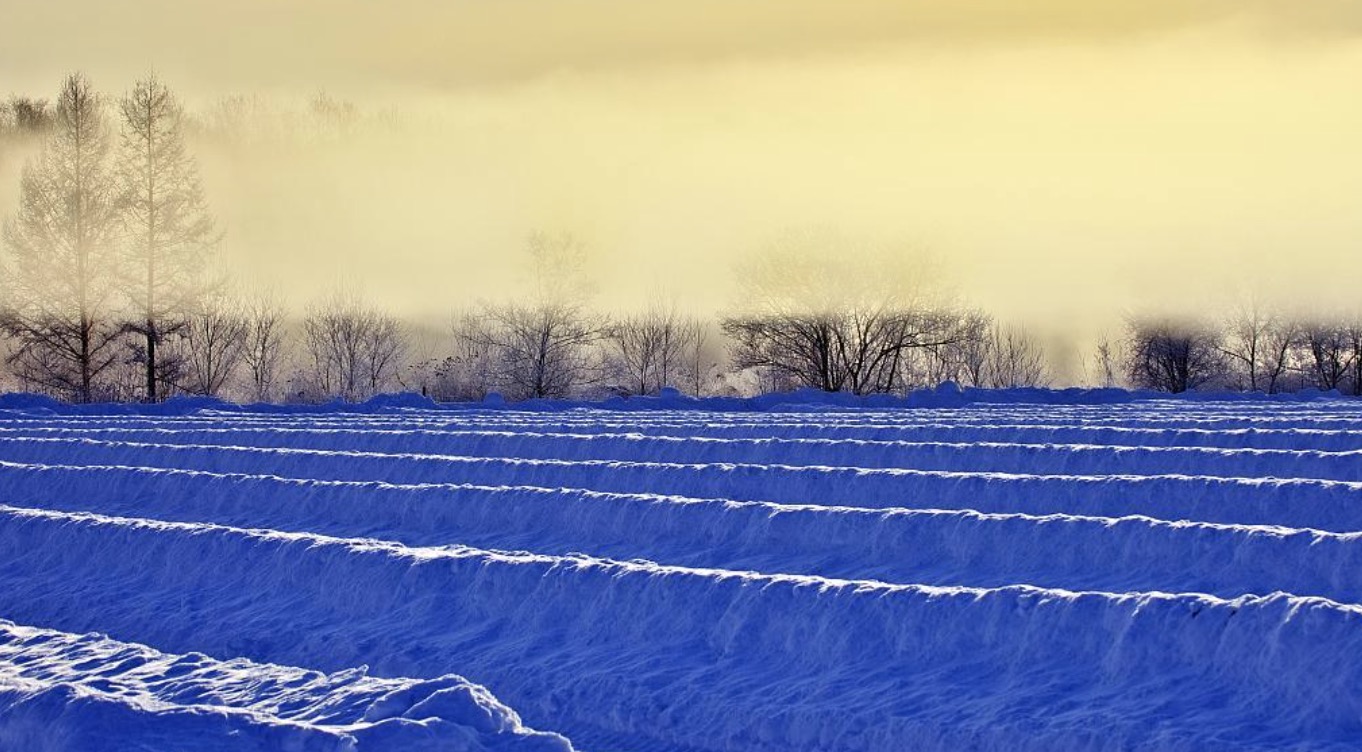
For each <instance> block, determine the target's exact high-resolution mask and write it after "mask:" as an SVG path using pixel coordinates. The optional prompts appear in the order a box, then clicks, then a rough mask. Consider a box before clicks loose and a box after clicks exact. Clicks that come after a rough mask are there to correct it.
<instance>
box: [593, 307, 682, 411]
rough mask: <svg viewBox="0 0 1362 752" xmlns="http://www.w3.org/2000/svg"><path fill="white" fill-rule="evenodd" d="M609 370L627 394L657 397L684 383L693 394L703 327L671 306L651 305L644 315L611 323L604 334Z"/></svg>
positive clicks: (628, 317)
mask: <svg viewBox="0 0 1362 752" xmlns="http://www.w3.org/2000/svg"><path fill="white" fill-rule="evenodd" d="M605 339H606V342H607V343H608V345H609V347H610V359H609V360H610V368H611V370H612V371H613V372H614V375H615V377H616V378H618V379H620V380H621V382H622V383H621V387H622V388H623V389H624V390H625V391H626V392H628V393H630V394H657V393H658V392H659V391H661V389H662V388H663V387H667V386H671V387H676V386H677V385H678V384H679V383H683V382H681V381H680V380H681V379H685V380H686V382H688V383H687V386H688V387H689V388H690V389H691V391H692V393H697V392H698V389H699V384H698V381H699V377H698V375H696V373H695V371H696V370H698V367H699V361H700V356H699V352H700V348H701V346H702V345H703V344H704V325H703V324H702V323H701V322H700V321H699V320H698V319H695V318H692V317H688V316H684V315H682V314H681V313H680V312H679V311H677V309H676V307H675V306H674V305H667V306H664V305H654V306H652V307H650V308H648V309H647V310H646V311H644V312H643V313H640V314H636V315H633V316H627V317H625V318H622V319H618V320H616V321H614V322H612V323H611V324H610V325H609V326H608V327H606V330H605Z"/></svg>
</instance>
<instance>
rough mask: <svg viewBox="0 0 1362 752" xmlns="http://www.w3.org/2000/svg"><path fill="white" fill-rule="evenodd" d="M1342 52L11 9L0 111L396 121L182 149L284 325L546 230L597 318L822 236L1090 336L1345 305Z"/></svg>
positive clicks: (415, 296) (1177, 36)
mask: <svg viewBox="0 0 1362 752" xmlns="http://www.w3.org/2000/svg"><path fill="white" fill-rule="evenodd" d="M73 18H74V19H78V20H79V21H78V22H77V23H72V21H71V19H73ZM1360 35H1362V3H1357V2H1355V0H1347V1H1344V0H1312V1H1311V2H1308V3H1286V2H1279V1H1278V0H1238V2H1230V1H1229V0H1225V1H1220V0H1181V1H1178V2H1174V1H1173V0H1146V1H1145V2H1133V1H1128V0H1108V1H1104V2H1091V1H1080V0H1040V1H1039V2H1027V3H1022V2H1015V1H1014V0H975V1H973V2H970V1H969V0H921V1H919V2H904V1H903V0H895V1H890V0H844V1H842V2H833V1H831V0H829V1H827V2H813V1H812V0H779V1H777V0H689V1H687V2H682V1H681V0H652V1H651V2H626V1H625V0H501V1H499V2H491V1H490V0H462V1H458V2H434V1H433V0H397V2H386V3H374V2H361V1H360V0H340V1H335V0H332V1H329V2H322V1H321V0H298V1H296V2H277V1H271V2H265V0H245V1H244V2H236V3H218V4H214V5H212V6H208V5H207V4H200V3H184V2H173V1H172V0H158V1H153V0H131V2H124V3H106V2H102V1H99V2H96V1H94V0H90V1H89V2H83V3H75V2H51V3H23V4H20V3H16V2H12V0H0V92H3V91H5V90H7V89H13V90H16V91H24V92H36V93H42V94H47V93H48V92H50V91H51V90H53V89H55V86H56V82H57V81H58V79H59V78H60V76H61V75H62V74H63V73H64V72H66V71H68V70H71V69H77V68H78V69H82V70H85V71H86V72H88V73H89V74H90V75H91V76H92V78H93V79H94V81H95V83H96V85H97V86H100V87H102V88H104V89H106V90H108V91H111V92H115V93H116V92H118V91H121V90H123V89H125V88H126V87H127V86H128V85H130V83H131V81H132V79H133V78H135V77H136V76H137V75H138V74H139V73H140V72H141V71H143V70H145V69H147V68H148V67H150V66H155V68H156V69H157V71H158V72H159V73H160V74H161V75H162V77H163V78H165V79H166V80H168V81H169V82H171V83H172V84H173V85H177V86H178V87H179V88H180V89H181V90H182V91H183V92H184V93H185V95H186V98H187V99H189V101H190V102H191V104H192V105H195V106H200V107H201V106H204V105H205V104H206V103H209V102H212V101H213V100H214V99H216V98H217V97H220V96H221V95H224V94H227V93H262V94H264V95H266V96H267V97H270V98H272V99H271V101H278V102H288V101H291V99H290V98H297V97H306V96H310V95H311V94H312V93H314V92H316V91H318V90H323V89H324V90H326V91H328V92H333V93H335V94H336V95H338V96H344V97H346V98H349V99H351V100H353V101H355V102H356V103H357V104H358V105H359V106H360V107H361V108H362V109H366V110H369V111H372V110H377V109H380V108H393V109H394V110H396V111H398V112H399V113H401V116H402V118H401V119H402V121H403V125H402V127H401V128H400V129H398V130H397V131H396V132H394V131H392V130H384V129H377V130H373V131H366V132H364V133H362V134H359V135H357V136H355V137H353V138H352V139H351V140H349V141H346V142H344V143H340V144H333V145H328V146H325V147H321V146H315V145H310V146H299V147H298V148H297V149H286V150H277V149H276V150H272V151H269V152H268V153H247V154H242V153H240V152H239V151H236V152H227V151H221V150H211V149H210V150H208V151H207V152H205V153H204V154H202V159H203V164H204V173H205V179H206V181H207V183H208V185H207V187H208V190H209V192H210V195H211V196H212V197H213V198H214V201H215V207H216V208H217V210H218V212H219V214H220V215H221V216H222V219H223V221H224V223H225V224H226V226H227V228H228V231H229V236H228V237H229V253H230V254H232V257H233V258H234V259H235V260H237V261H238V262H239V263H240V264H241V265H243V267H245V268H249V269H250V270H252V273H253V274H254V275H256V276H260V277H263V278H267V279H271V280H274V281H276V282H278V283H280V284H282V285H283V286H285V288H286V289H287V290H289V291H290V292H291V293H292V294H293V295H294V296H295V297H296V298H298V299H305V298H307V297H308V296H310V295H313V294H315V293H317V292H319V291H320V290H321V288H323V287H325V286H326V285H329V284H331V283H332V282H334V281H335V279H336V278H338V277H340V276H344V277H348V278H350V279H362V280H364V281H365V284H366V286H367V287H368V288H369V290H370V291H371V292H372V293H373V294H374V295H376V296H378V297H381V298H383V299H384V300H386V301H388V302H390V303H391V304H392V305H393V306H395V307H399V308H402V309H404V310H409V311H413V312H439V311H443V310H447V309H449V308H451V307H453V306H454V305H455V304H457V302H458V301H459V300H462V299H465V298H467V297H468V296H471V295H495V294H498V293H499V292H501V291H505V290H508V289H509V288H510V285H511V282H510V280H511V278H512V276H513V271H512V269H513V265H512V263H511V260H510V259H512V258H513V257H514V255H515V252H516V249H517V246H518V245H519V244H520V242H521V239H523V237H524V236H525V235H526V234H527V233H528V232H529V231H530V230H532V229H535V228H539V227H547V228H551V229H565V230H570V231H572V232H575V233H577V234H579V235H581V236H582V237H584V238H586V239H587V240H588V242H589V243H590V244H591V246H592V247H593V249H594V270H595V272H596V273H597V275H598V278H599V288H600V289H601V291H602V297H603V299H604V300H605V301H606V302H608V303H610V304H613V305H630V304H633V303H635V302H637V301H642V300H643V299H645V297H646V296H647V295H650V294H656V292H657V291H659V290H666V291H669V292H670V293H672V294H675V295H677V296H679V297H681V298H682V299H683V300H686V301H692V302H693V303H694V304H695V305H696V306H697V307H699V308H701V309H705V310H713V309H716V308H720V307H723V306H725V305H727V304H728V303H730V302H731V299H732V295H733V288H732V286H731V285H730V284H729V279H728V278H729V276H730V270H731V268H732V264H733V261H734V259H736V258H739V257H741V256H743V255H745V254H748V253H751V252H752V251H753V250H754V249H757V248H760V247H761V246H762V245H763V244H765V243H767V242H768V241H769V239H770V238H771V237H773V236H776V235H779V234H780V233H781V232H783V231H786V230H788V229H789V228H791V227H805V226H817V227H821V228H829V227H831V228H836V229H837V230H838V231H839V232H840V233H842V234H844V235H847V236H851V237H855V238H860V239H863V240H864V242H866V243H867V244H874V245H878V246H880V247H891V248H903V249H915V251H918V252H927V253H930V254H931V255H932V256H933V257H935V258H936V259H938V260H939V261H941V267H942V268H943V269H945V274H946V277H947V278H948V281H949V282H950V283H951V284H952V285H953V286H954V287H955V288H956V289H957V290H958V292H959V293H960V294H961V295H963V296H964V297H966V298H968V299H970V300H973V301H975V302H977V303H978V304H980V305H983V306H984V307H986V308H989V309H991V310H994V311H996V312H997V313H998V314H999V315H1000V316H1003V317H1005V318H1009V319H1013V320H1019V321H1024V322H1028V323H1034V324H1038V325H1046V326H1049V327H1051V328H1052V329H1059V330H1062V331H1066V332H1070V333H1073V334H1075V336H1078V337H1080V338H1090V337H1091V336H1092V335H1093V332H1095V331H1098V330H1100V329H1104V328H1109V327H1112V326H1114V322H1116V321H1118V320H1119V316H1120V315H1121V314H1122V313H1125V312H1128V311H1133V310H1139V309H1143V308H1147V307H1153V306H1179V305H1184V304H1186V303H1187V302H1188V301H1192V302H1193V303H1195V304H1204V303H1206V302H1208V301H1211V300H1213V299H1223V297H1225V296H1226V295H1227V294H1229V291H1232V290H1249V289H1256V290H1258V291H1259V292H1260V293H1263V294H1266V295H1273V294H1280V295H1283V296H1286V297H1298V298H1302V297H1308V298H1310V299H1311V300H1312V301H1316V300H1323V301H1331V302H1334V303H1337V304H1340V305H1342V304H1351V303H1352V301H1353V300H1357V301H1358V304H1359V306H1362V294H1359V291H1362V263H1359V259H1362V211H1359V209H1362V146H1359V142H1362V41H1360V39H1359V36H1360ZM11 183H13V181H12V180H8V179H7V180H6V184H5V185H0V208H4V205H5V204H7V203H8V202H10V201H12V192H13V187H12V186H11V185H10V184H11ZM905 252H908V251H907V250H905ZM1208 291H1209V292H1208Z"/></svg>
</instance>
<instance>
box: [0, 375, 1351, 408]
mask: <svg viewBox="0 0 1362 752" xmlns="http://www.w3.org/2000/svg"><path fill="white" fill-rule="evenodd" d="M1339 399H1346V398H1345V397H1344V396H1343V395H1342V394H1341V393H1339V392H1338V391H1337V390H1334V391H1329V392H1322V391H1319V390H1318V389H1303V390H1301V391H1299V392H1293V393H1289V394H1272V395H1268V394H1262V393H1257V392H1185V393H1182V394H1168V393H1166V392H1155V391H1149V390H1127V389H1119V388H1111V387H1096V388H1089V387H1069V388H1064V389H1051V388H1043V387H1015V388H1011V389H983V388H979V387H960V386H959V385H957V384H954V383H952V382H946V383H944V384H941V385H939V386H937V387H935V388H924V389H917V390H914V391H912V392H909V393H908V394H907V395H903V396H897V395H889V394H872V395H866V396H857V395H854V394H848V393H845V392H824V391H820V390H817V389H799V390H796V391H793V392H780V393H774V394H763V395H759V396H756V397H699V398H696V397H687V396H684V395H682V394H680V393H679V392H675V391H674V390H666V391H664V394H663V395H662V396H656V397H610V398H607V399H603V400H562V399H529V400H523V401H520V402H506V401H505V400H502V399H501V398H500V397H499V396H498V397H495V398H489V399H487V400H484V401H482V402H436V401H434V400H432V399H430V398H428V397H424V396H422V395H419V394H416V393H414V392H399V393H392V394H381V395H378V396H376V397H373V398H371V399H369V400H367V401H365V402H359V403H348V402H342V401H339V400H337V401H332V402H327V403H323V404H318V405H293V404H272V403H255V404H236V403H233V402H228V401H226V400H222V399H217V398H214V397H174V398H171V399H169V400H167V401H165V402H162V403H159V404H154V405H148V404H140V403H98V404H90V405H74V404H67V403H65V402H61V401H60V400H56V399H53V398H52V397H48V396H46V395H41V394H28V393H9V394H3V395H0V411H18V412H27V413H46V414H58V415H114V414H123V415H191V414H194V413H198V412H201V411H205V410H226V411H241V412H253V413H382V412H393V411H401V410H407V409H419V410H523V411H533V412H559V411H563V410H571V409H577V408H595V409H600V410H619V411H631V410H700V411H713V412H766V411H781V410H799V409H855V408H871V409H894V408H915V407H927V408H942V407H966V406H969V405H984V404H1027V405H1112V404H1124V403H1131V402H1144V401H1151V400H1176V401H1183V402H1274V403H1281V402H1285V403H1291V402H1318V401H1321V400H1339Z"/></svg>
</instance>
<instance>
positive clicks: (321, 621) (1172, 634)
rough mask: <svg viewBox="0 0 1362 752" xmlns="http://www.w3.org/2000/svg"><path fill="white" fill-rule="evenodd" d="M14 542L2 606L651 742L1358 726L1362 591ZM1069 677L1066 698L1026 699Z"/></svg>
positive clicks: (1336, 736)
mask: <svg viewBox="0 0 1362 752" xmlns="http://www.w3.org/2000/svg"><path fill="white" fill-rule="evenodd" d="M0 556H3V560H4V561H5V562H6V564H5V566H4V567H0V613H4V614H6V615H7V616H10V617H11V618H15V619H18V620H21V621H23V622H26V623H40V624H44V625H49V626H51V627H52V628H55V629H60V630H64V631H71V632H84V631H91V630H99V631H106V632H109V633H110V634H111V635H112V636H114V637H115V638H119V639H128V640H136V641H139V642H144V643H147V644H150V645H153V646H155V647H157V648H158V649H160V650H166V651H173V652H189V651H196V650H197V651H203V652H205V653H208V654H210V655H214V656H216V657H219V658H222V657H235V656H242V657H246V658H250V659H253V660H256V661H263V662H277V663H284V664H291V665H305V666H312V667H316V668H318V669H321V670H326V671H333V670H339V669H343V668H345V667H346V666H352V665H360V664H362V663H369V664H370V666H371V668H372V670H373V673H375V674H376V675H380V676H390V677H402V676H410V677H416V678H422V677H426V678H433V677H437V676H441V675H443V674H447V673H450V672H451V671H453V670H456V668H455V667H456V666H457V667H458V668H457V670H458V671H459V672H460V673H463V674H464V675H466V676H468V677H470V679H472V680H474V681H477V682H479V683H481V684H485V685H487V686H488V687H489V688H490V689H491V690H492V691H494V692H495V693H496V694H497V695H498V696H500V697H502V698H505V699H506V700H508V701H510V703H511V705H512V706H513V707H516V708H518V709H519V710H520V711H521V712H522V714H523V715H524V717H525V718H526V719H527V720H528V721H530V725H532V726H538V727H545V728H554V729H559V730H563V731H566V732H567V733H568V734H569V736H573V725H574V721H576V720H577V719H581V720H582V726H584V727H585V726H590V725H593V724H594V726H595V727H596V728H606V729H609V730H610V731H611V732H612V733H622V734H628V735H630V737H631V738H634V739H638V740H640V742H641V743H640V747H645V746H646V745H647V744H657V745H665V744H676V745H681V746H689V747H693V748H696V749H715V750H718V749H746V750H777V749H779V750H801V749H807V750H812V749H829V748H848V749H850V748H856V749H865V750H900V749H902V748H903V744H904V741H905V740H913V742H914V745H915V746H916V747H917V748H920V749H958V748H960V747H961V746H971V747H974V748H978V749H997V750H1001V749H1011V750H1028V749H1055V748H1058V747H1063V748H1066V749H1107V748H1110V747H1111V745H1113V744H1116V745H1118V746H1134V745H1135V744H1136V743H1139V744H1142V745H1146V746H1147V745H1148V744H1149V742H1150V741H1151V740H1152V741H1154V742H1157V743H1158V744H1157V746H1159V748H1164V749H1198V748H1206V747H1208V746H1227V745H1228V746H1238V747H1241V748H1258V749H1270V748H1281V747H1283V746H1286V745H1287V744H1288V743H1290V744H1309V745H1311V748H1329V747H1337V748H1343V747H1344V746H1345V745H1347V744H1350V743H1351V742H1352V741H1353V740H1355V738H1356V735H1357V734H1358V733H1360V732H1362V723H1360V722H1359V719H1362V693H1359V692H1358V691H1357V690H1358V688H1359V687H1358V681H1359V676H1362V674H1360V673H1359V668H1362V666H1359V663H1362V608H1358V607H1352V606H1344V605H1340V604H1337V603H1334V602H1331V601H1328V600H1324V599H1312V598H1295V597H1288V596H1284V595H1277V596H1272V597H1267V598H1254V597H1244V598H1239V599H1235V600H1223V599H1217V598H1213V597H1209V596H1199V595H1181V596H1175V595H1162V594H1153V593H1144V594H1140V593H1129V594H1106V593H1074V592H1068V591H1062V590H1045V589H1037V588H1031V587H1013V588H1002V589H977V588H947V589H943V588H930V587H922V586H891V585H881V584H874V583H866V582H852V581H839V580H830V579H822V578H808V577H788V576H779V577H777V576H762V575H754V574H739V573H731V572H723V571H712V570H697V569H682V568H675V567H660V566H656V565H648V564H627V563H609V562H603V561H600V560H594V559H589V558H583V557H566V558H565V557H548V556H537V555H523V554H522V555H517V554H498V553H494V552H487V551H479V550H472V549H429V548H425V549H421V548H408V547H403V546H399V545H396V544H391V543H381V542H375V541H363V540H342V539H336V538H326V537H322V536H316V535H299V534H283V533H266V532H251V531H245V530H239V529H232V528H227V527H221V526H210V525H190V524H175V523H160V522H149V521H137V520H126V519H115V518H107V517H99V516H92V515H70V514H62V513H55V512H40V511H31V510H18V509H12V508H7V509H0ZM1056 693H1060V694H1061V695H1062V697H1063V698H1065V702H1064V705H1063V707H1062V708H1056V709H1057V710H1061V711H1062V712H1054V713H1050V714H1047V715H1043V716H1042V715H1037V714H1036V713H1035V709H1036V708H1039V707H1047V706H1048V707H1052V708H1053V707H1054V706H1053V705H1051V704H1050V703H1051V700H1050V699H1047V698H1053V697H1054V696H1055V695H1056ZM1186 697H1197V698H1199V699H1200V700H1201V701H1199V702H1197V703H1181V702H1177V701H1176V699H1177V698H1186ZM1150 698H1166V700H1165V701H1162V702H1151V701H1150ZM574 738H575V737H574ZM579 741H580V743H581V744H582V746H583V747H584V748H586V749H591V746H590V744H589V740H588V739H580V740H579Z"/></svg>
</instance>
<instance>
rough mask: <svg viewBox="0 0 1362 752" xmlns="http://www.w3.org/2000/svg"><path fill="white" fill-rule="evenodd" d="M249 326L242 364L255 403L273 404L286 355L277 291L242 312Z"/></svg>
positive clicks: (262, 294) (251, 301) (258, 297)
mask: <svg viewBox="0 0 1362 752" xmlns="http://www.w3.org/2000/svg"><path fill="white" fill-rule="evenodd" d="M242 315H243V318H244V320H245V323H246V331H245V336H244V343H243V345H242V349H241V360H242V362H243V363H244V364H245V366H246V370H247V372H248V374H249V376H250V394H251V399H253V400H255V401H257V402H268V401H270V400H271V399H272V398H273V396H274V393H275V387H276V384H277V382H278V379H279V369H280V367H281V365H282V362H283V353H284V337H285V333H284V308H283V306H282V305H281V304H280V303H279V299H278V297H277V296H276V295H275V293H274V292H273V291H270V290H265V291H262V292H258V293H256V294H255V295H254V297H252V298H250V299H249V300H248V301H247V302H246V304H245V306H244V309H243V311H242Z"/></svg>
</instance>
